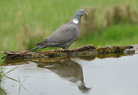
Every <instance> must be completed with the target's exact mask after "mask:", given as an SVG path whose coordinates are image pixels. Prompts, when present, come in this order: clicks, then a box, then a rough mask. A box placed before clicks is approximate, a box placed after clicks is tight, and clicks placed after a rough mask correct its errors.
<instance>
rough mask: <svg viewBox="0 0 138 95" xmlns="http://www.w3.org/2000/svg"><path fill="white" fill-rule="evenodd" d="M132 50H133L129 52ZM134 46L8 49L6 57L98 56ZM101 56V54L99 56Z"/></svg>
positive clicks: (125, 51)
mask: <svg viewBox="0 0 138 95" xmlns="http://www.w3.org/2000/svg"><path fill="white" fill-rule="evenodd" d="M129 51H131V52H129ZM134 52H135V48H134V46H111V47H95V46H93V45H85V46H82V47H79V48H76V49H71V50H69V49H64V50H45V51H40V52H29V51H8V52H5V54H7V56H6V59H24V60H27V59H33V60H34V59H35V58H51V57H60V58H65V57H81V58H83V57H87V56H97V55H100V54H113V53H122V54H124V53H134ZM99 57H100V56H99Z"/></svg>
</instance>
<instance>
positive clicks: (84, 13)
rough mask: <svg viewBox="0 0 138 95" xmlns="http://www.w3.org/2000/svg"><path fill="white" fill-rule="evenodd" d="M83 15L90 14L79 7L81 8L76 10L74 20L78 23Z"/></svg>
mask: <svg viewBox="0 0 138 95" xmlns="http://www.w3.org/2000/svg"><path fill="white" fill-rule="evenodd" d="M83 15H88V13H87V12H85V10H84V9H79V10H78V11H77V12H76V14H75V16H74V19H73V22H74V23H75V24H77V23H78V22H79V21H80V20H81V17H82V16H83Z"/></svg>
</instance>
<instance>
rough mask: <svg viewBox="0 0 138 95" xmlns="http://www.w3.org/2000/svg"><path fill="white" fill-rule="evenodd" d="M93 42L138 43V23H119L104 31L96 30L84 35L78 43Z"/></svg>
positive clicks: (104, 44)
mask: <svg viewBox="0 0 138 95" xmlns="http://www.w3.org/2000/svg"><path fill="white" fill-rule="evenodd" d="M90 43H91V44H93V45H95V46H113V45H124V46H125V45H132V44H138V25H131V24H119V25H112V26H109V27H107V28H105V29H104V30H103V32H101V33H98V32H94V33H92V34H91V35H85V37H84V36H82V37H81V38H80V39H79V41H78V42H77V44H79V46H81V45H82V44H90Z"/></svg>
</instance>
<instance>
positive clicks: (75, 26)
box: [30, 9, 88, 52]
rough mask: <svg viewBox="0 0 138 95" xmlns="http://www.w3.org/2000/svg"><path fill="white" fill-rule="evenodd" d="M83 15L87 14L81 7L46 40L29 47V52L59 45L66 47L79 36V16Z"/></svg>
mask: <svg viewBox="0 0 138 95" xmlns="http://www.w3.org/2000/svg"><path fill="white" fill-rule="evenodd" d="M83 15H88V13H87V12H85V11H84V10H83V9H79V10H78V11H77V12H76V14H75V16H74V18H73V20H71V21H70V22H68V23H66V24H64V25H62V26H60V27H59V28H58V29H57V30H56V31H55V32H54V33H53V34H52V35H50V36H49V37H48V38H47V39H46V40H44V41H42V42H40V43H37V44H36V46H37V47H35V48H33V49H31V50H30V52H32V51H34V50H37V49H41V48H46V47H61V48H63V49H68V47H69V46H70V45H71V44H72V43H73V42H75V41H76V40H77V39H78V38H79V37H80V33H81V17H82V16H83Z"/></svg>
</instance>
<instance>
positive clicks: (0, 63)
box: [0, 54, 6, 95]
mask: <svg viewBox="0 0 138 95" xmlns="http://www.w3.org/2000/svg"><path fill="white" fill-rule="evenodd" d="M3 57H4V54H0V95H6V91H5V89H4V88H3V86H2V78H3V75H4V72H3V63H4V58H3Z"/></svg>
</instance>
